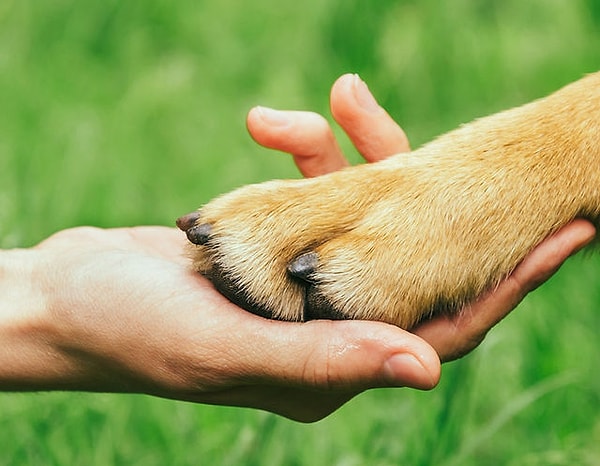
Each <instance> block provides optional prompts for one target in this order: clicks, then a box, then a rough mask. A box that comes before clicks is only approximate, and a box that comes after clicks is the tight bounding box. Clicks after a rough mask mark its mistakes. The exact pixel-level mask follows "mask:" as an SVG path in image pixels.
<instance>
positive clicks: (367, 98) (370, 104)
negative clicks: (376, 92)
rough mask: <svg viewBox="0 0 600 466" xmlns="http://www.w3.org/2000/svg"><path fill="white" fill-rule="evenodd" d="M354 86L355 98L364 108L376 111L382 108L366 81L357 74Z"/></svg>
mask: <svg viewBox="0 0 600 466" xmlns="http://www.w3.org/2000/svg"><path fill="white" fill-rule="evenodd" d="M353 88H354V98H355V99H356V101H357V102H358V104H359V105H360V106H361V107H362V108H364V109H365V110H367V111H368V112H375V111H378V110H379V109H380V108H381V107H380V106H379V104H378V103H377V101H376V100H375V97H373V94H371V91H369V88H368V87H367V85H366V84H365V82H364V81H363V80H362V79H360V76H358V75H357V74H355V75H354V83H353Z"/></svg>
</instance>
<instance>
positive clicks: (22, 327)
mask: <svg viewBox="0 0 600 466" xmlns="http://www.w3.org/2000/svg"><path fill="white" fill-rule="evenodd" d="M37 256H38V254H37V253H36V251H33V250H25V249H15V250H10V251H1V252H0V302H1V303H2V304H1V307H0V389H2V390H43V389H48V388H51V387H56V386H57V385H60V384H62V383H64V381H63V382H61V380H63V379H64V373H65V367H64V366H65V364H66V361H64V358H63V357H61V355H60V354H59V353H58V352H57V351H56V350H54V349H53V347H52V344H51V342H50V341H51V340H52V338H51V336H50V333H51V331H50V326H49V322H48V319H47V306H46V299H45V296H44V295H43V294H42V292H41V289H40V287H39V286H38V284H37V283H36V280H35V278H34V277H35V273H36V271H35V262H36V259H37Z"/></svg>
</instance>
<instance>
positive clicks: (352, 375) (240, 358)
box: [236, 318, 440, 392]
mask: <svg viewBox="0 0 600 466" xmlns="http://www.w3.org/2000/svg"><path fill="white" fill-rule="evenodd" d="M258 320H259V319H258V318H257V320H256V325H255V328H254V329H253V331H252V334H253V335H254V338H253V340H252V342H251V345H252V350H251V351H248V352H247V353H245V354H237V355H236V360H237V363H238V364H239V368H240V370H241V373H242V374H243V376H244V378H245V379H246V381H248V380H250V381H254V382H255V383H261V384H265V383H269V382H270V383H277V384H281V383H282V382H283V383H284V384H285V385H287V386H293V387H300V388H304V389H311V390H319V391H325V392H332V391H337V392H343V391H348V390H365V389H367V388H375V387H389V386H396V387H397V386H403V387H405V386H408V387H413V388H420V389H430V388H432V387H433V386H435V384H436V383H437V380H438V378H439V370H440V368H439V359H438V357H437V354H436V353H435V351H433V349H432V348H431V347H430V346H429V345H428V344H427V343H425V342H424V341H423V340H422V339H420V338H419V337H416V336H415V335H412V334H410V333H408V332H405V331H403V330H401V329H399V328H397V327H394V326H391V325H387V324H382V323H379V322H365V321H337V322H336V321H311V322H306V323H303V324H297V323H285V322H276V321H265V320H264V319H260V322H259V321H258ZM248 344H249V342H246V343H245V345H246V346H247V345H248ZM243 347H244V343H240V346H238V348H243ZM259 352H260V353H262V354H257V353H259Z"/></svg>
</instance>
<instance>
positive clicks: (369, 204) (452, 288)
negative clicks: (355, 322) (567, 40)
mask: <svg viewBox="0 0 600 466" xmlns="http://www.w3.org/2000/svg"><path fill="white" fill-rule="evenodd" d="M576 217H585V218H588V219H590V220H591V221H593V222H594V224H595V225H597V226H600V224H599V217H600V73H596V74H593V75H589V76H587V77H585V78H583V79H581V80H580V81H577V82H575V83H573V84H571V85H569V86H566V87H565V88H563V89H561V90H559V91H558V92H556V93H554V94H552V95H550V96H548V97H546V98H544V99H540V100H538V101H535V102H532V103H529V104H527V105H524V106H522V107H518V108H515V109H512V110H508V111H505V112H502V113H498V114H496V115H492V116H489V117H487V118H482V119H479V120H476V121H474V122H472V123H470V124H468V125H464V126H462V127H460V128H459V129H457V130H455V131H452V132H450V133H448V134H446V135H443V136H441V137H439V138H438V139H436V140H434V141H433V142H431V143H429V144H427V145H425V146H423V147H422V148H420V149H418V150H416V151H414V152H411V153H407V154H399V155H396V156H393V157H390V158H389V159H387V160H385V161H382V162H378V163H374V164H370V165H361V166H357V167H352V168H348V169H345V170H341V171H339V172H336V173H332V174H329V175H325V176H321V177H318V178H314V179H305V180H292V181H271V182H267V183H263V184H258V185H251V186H246V187H243V188H241V189H238V190H236V191H234V192H232V193H230V194H227V195H224V196H221V197H219V198H217V199H215V200H213V201H212V202H210V203H209V204H208V205H206V206H204V207H203V208H202V209H201V210H200V211H199V212H198V213H197V214H195V215H192V216H187V217H184V218H182V219H180V221H179V223H178V224H179V225H180V227H181V228H182V229H184V230H187V232H188V237H189V238H190V240H191V241H192V242H194V243H197V245H195V246H194V252H193V264H194V267H195V268H196V270H198V271H199V272H200V273H202V274H204V275H206V276H207V277H209V278H210V279H211V280H213V282H214V283H215V284H216V286H217V288H218V289H220V290H221V291H222V292H223V293H224V294H225V295H227V296H228V297H229V298H230V299H232V300H233V301H234V302H236V303H238V304H240V305H242V306H243V307H245V308H246V309H248V310H250V311H252V312H256V313H258V314H262V315H266V316H268V317H272V318H276V319H284V320H303V319H309V318H319V317H325V318H348V319H372V320H381V321H385V322H389V323H393V324H396V325H399V326H400V327H403V328H410V327H412V326H414V325H415V324H416V323H418V322H419V321H420V320H422V319H423V318H424V317H427V316H430V315H432V314H435V313H438V312H454V311H456V310H458V309H460V308H461V307H462V306H463V305H464V304H465V303H468V302H470V301H471V300H473V299H474V298H475V297H477V296H478V295H480V294H481V293H482V292H484V291H485V290H487V289H489V288H491V287H493V286H494V285H495V284H497V283H498V282H499V281H500V280H501V279H502V278H504V277H506V276H507V275H508V274H509V273H510V272H511V271H512V270H513V269H514V268H515V267H516V265H517V264H518V263H519V262H520V261H521V260H522V259H523V258H524V257H525V256H526V255H527V253H528V252H529V251H531V249H533V247H534V246H535V245H537V244H538V243H539V242H540V241H541V240H543V239H544V238H545V237H546V236H548V235H549V234H551V233H552V232H554V231H556V230H557V229H558V228H560V227H561V226H563V225H565V224H567V223H569V222H570V221H571V220H573V219H574V218H576ZM305 253H309V254H308V255H305V256H303V258H302V259H300V260H298V259H297V258H298V257H299V256H302V255H303V254H305ZM311 253H312V254H311Z"/></svg>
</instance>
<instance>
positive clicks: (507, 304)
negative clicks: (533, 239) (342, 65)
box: [248, 75, 595, 361]
mask: <svg viewBox="0 0 600 466" xmlns="http://www.w3.org/2000/svg"><path fill="white" fill-rule="evenodd" d="M331 112H332V114H333V116H334V118H335V120H336V121H337V123H338V124H339V125H340V126H341V127H342V128H343V129H344V131H345V132H346V134H347V135H348V136H349V138H350V140H351V141H352V142H353V143H354V145H355V147H356V148H357V149H358V151H359V152H360V153H361V155H362V156H363V157H364V158H365V160H366V161H368V162H375V161H378V160H381V159H384V158H386V157H387V156H390V155H392V154H396V153H399V152H406V151H408V150H409V144H408V140H407V138H406V135H405V134H404V132H403V131H402V129H401V128H400V127H399V126H398V125H397V124H396V123H395V122H394V121H393V120H392V118H391V117H390V116H389V115H388V114H387V112H385V110H383V109H382V108H381V107H380V106H379V105H378V104H377V102H376V101H375V99H374V98H373V97H372V95H371V94H370V92H369V91H368V88H367V86H366V85H365V84H364V83H363V82H362V81H361V80H360V78H358V76H356V75H344V76H342V77H341V78H340V79H338V81H337V82H336V83H335V84H334V86H333V88H332V92H331ZM248 128H249V130H250V132H251V134H252V135H253V137H254V138H255V139H256V141H257V142H259V143H260V144H262V145H264V146H266V147H270V148H273V149H279V150H282V151H285V152H289V153H291V154H292V155H293V156H294V161H295V162H296V164H297V165H298V168H299V169H300V171H301V172H302V173H303V174H304V175H306V176H316V175H320V174H324V173H327V172H330V171H334V170H337V169H340V168H343V167H345V166H347V165H348V163H347V161H346V159H345V157H344V155H343V154H342V151H341V150H340V148H339V146H338V144H337V142H336V140H335V137H334V135H333V132H332V130H331V128H330V126H329V124H328V123H327V121H326V120H325V119H324V118H323V117H321V116H320V115H317V114H314V113H310V112H278V111H273V110H271V109H263V108H260V107H259V108H256V109H253V110H252V111H251V112H250V114H249V117H248ZM373 181H374V182H375V183H376V182H377V180H373ZM594 235H595V229H594V227H593V225H592V224H591V223H590V222H588V221H586V220H583V219H576V220H575V221H574V222H572V223H571V224H569V225H567V226H565V227H564V228H562V229H561V230H560V231H558V232H556V233H555V234H554V235H552V236H551V237H549V238H547V239H546V240H545V241H543V242H542V243H541V244H539V245H538V246H537V248H536V249H535V250H534V251H532V252H531V253H530V255H529V256H528V257H527V258H525V260H523V262H522V263H521V264H520V265H519V266H518V267H517V268H516V269H515V270H514V272H513V273H512V274H511V275H510V276H509V277H508V278H506V279H505V280H504V281H503V282H501V283H500V284H499V285H498V286H497V287H496V289H494V290H493V291H491V292H489V293H488V294H486V295H485V296H482V297H480V298H479V299H478V300H477V301H476V302H474V303H472V304H471V305H470V306H468V307H467V308H465V309H463V310H462V312H460V313H458V314H456V315H454V316H438V317H436V318H434V319H432V320H430V321H427V322H424V323H422V324H421V325H420V326H418V327H417V328H415V329H413V332H414V333H415V334H416V335H419V336H420V337H422V338H424V339H425V340H426V341H427V342H428V343H429V344H430V345H431V346H432V347H433V348H435V350H436V351H437V353H438V354H439V357H440V359H441V360H442V361H451V360H453V359H456V358H459V357H461V356H463V355H465V354H467V353H468V352H470V351H471V350H473V349H474V348H475V347H477V346H478V345H479V343H481V341H483V339H484V337H485V335H486V334H487V332H488V331H489V330H490V329H491V328H492V327H493V326H494V325H495V324H497V323H498V322H499V321H500V320H502V318H503V317H505V316H506V315H507V314H508V313H509V312H510V311H511V310H512V309H514V308H515V307H516V306H517V304H519V302H520V301H521V300H522V299H523V298H524V297H525V296H526V295H527V293H529V292H530V291H532V290H533V289H535V288H536V287H537V286H539V285H541V284H542V283H543V282H544V281H546V280H547V279H548V278H550V276H552V275H553V274H554V273H555V272H556V271H557V270H558V268H559V267H560V266H561V264H562V263H563V262H564V261H565V260H566V259H567V258H568V257H569V256H570V255H572V254H574V253H576V252H577V251H578V250H579V249H581V248H582V247H583V246H585V245H586V244H588V243H589V242H590V241H591V240H592V239H593V237H594Z"/></svg>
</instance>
